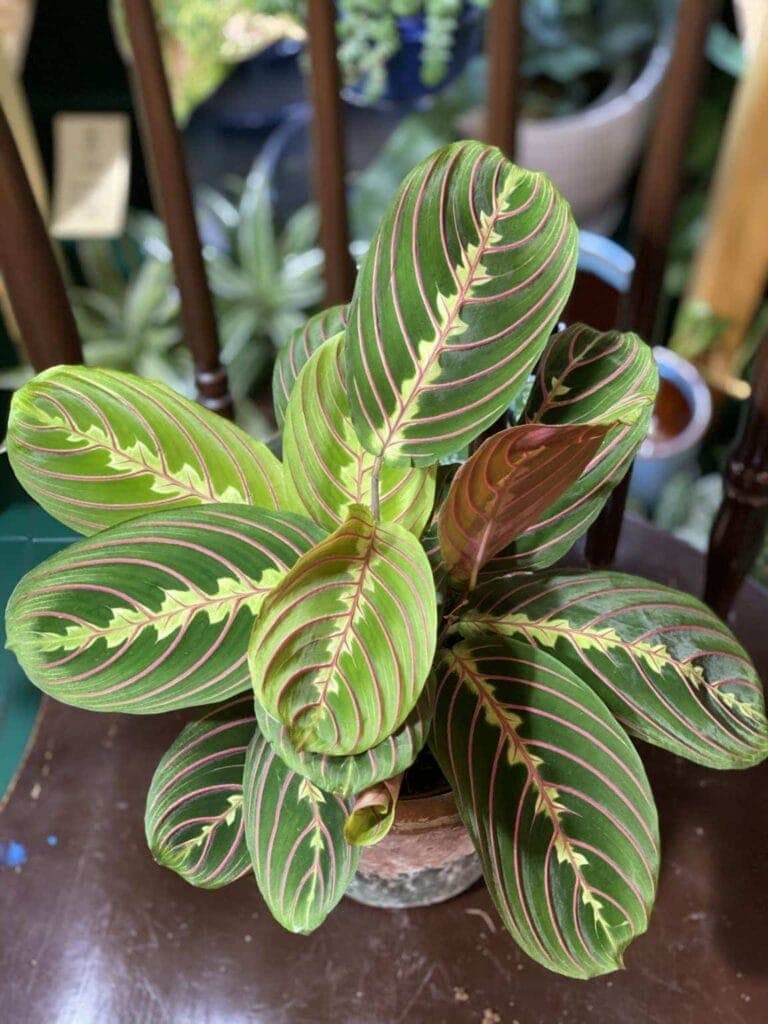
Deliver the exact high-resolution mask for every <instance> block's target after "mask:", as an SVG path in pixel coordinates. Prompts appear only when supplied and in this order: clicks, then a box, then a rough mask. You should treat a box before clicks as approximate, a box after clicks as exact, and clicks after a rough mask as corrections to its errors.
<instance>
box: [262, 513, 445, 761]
mask: <svg viewBox="0 0 768 1024" xmlns="http://www.w3.org/2000/svg"><path fill="white" fill-rule="evenodd" d="M436 627H437V609H436V600H435V589H434V585H433V583H432V572H431V569H430V566H429V562H428V560H427V556H426V555H425V553H424V550H423V548H422V547H421V545H420V544H419V541H418V540H417V539H416V538H415V537H414V536H413V534H411V533H409V532H408V531H407V530H405V529H403V527H402V526H397V525H395V524H394V523H383V522H376V521H375V520H374V519H373V516H372V515H371V513H370V512H369V511H368V509H365V508H363V507H362V506H361V505H353V506H352V508H351V509H350V510H349V516H348V518H347V520H346V521H345V522H344V523H343V524H342V525H341V526H340V527H339V528H338V530H337V531H336V532H335V533H333V534H331V536H330V537H328V538H327V539H326V540H324V541H322V542H321V543H320V544H318V545H317V546H316V547H314V548H313V549H312V550H311V551H310V552H308V553H307V554H306V555H305V556H304V557H302V558H300V559H299V561H298V562H297V563H296V565H295V566H294V568H293V569H292V570H291V572H289V573H288V574H287V575H286V576H285V578H284V579H283V580H282V581H281V582H280V583H279V584H278V586H277V587H276V588H275V589H274V591H273V592H272V593H271V594H270V595H269V597H268V598H267V600H265V602H264V604H263V605H262V608H261V612H260V614H259V617H258V619H257V620H256V625H255V626H254V630H253V635H252V637H251V642H250V647H249V663H250V668H251V677H252V680H253V685H254V689H255V692H256V698H257V700H259V701H260V702H261V703H262V705H263V706H264V708H265V710H266V712H267V713H268V714H270V715H272V717H273V718H278V719H279V720H280V721H281V722H282V723H283V725H285V726H286V727H287V729H288V735H289V738H290V742H291V744H292V745H293V746H294V747H295V748H296V749H297V750H306V751H311V752H313V753H317V754H331V755H334V756H340V755H346V754H359V753H361V752H362V751H364V750H368V748H369V747H375V746H376V745H377V744H379V743H381V742H382V741H383V740H385V739H386V737H387V736H389V734H390V733H392V732H394V731H395V730H397V729H398V728H399V726H400V725H401V724H402V723H403V722H404V721H405V719H406V718H407V717H408V715H409V714H410V712H411V711H412V709H413V707H414V706H415V704H416V701H417V700H418V699H419V696H420V694H421V692H422V689H423V687H424V683H425V681H426V678H427V675H428V673H429V669H430V667H431V664H432V657H433V655H434V651H435V643H436Z"/></svg>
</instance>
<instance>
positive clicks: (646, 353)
mask: <svg viewBox="0 0 768 1024" xmlns="http://www.w3.org/2000/svg"><path fill="white" fill-rule="evenodd" d="M658 383H659V375H658V372H657V370H656V364H655V362H654V359H653V351H652V349H651V348H650V347H649V346H648V345H646V344H645V342H643V341H642V340H641V339H640V338H638V336H637V335H636V334H620V333H619V332H618V331H609V332H607V333H601V332H600V331H594V330H592V328H590V327H584V326H583V325H582V324H576V325H575V326H573V327H570V328H568V329H567V330H565V331H562V332H561V333H559V334H555V335H553V337H552V339H551V340H550V342H549V345H548V346H547V348H546V349H545V351H544V355H543V356H542V359H541V362H540V363H539V366H538V369H537V372H536V378H535V383H534V386H533V389H532V391H531V395H530V397H529V399H528V403H527V405H526V407H525V411H524V413H523V417H522V422H523V423H528V424H541V425H551V426H568V425H571V426H575V425H577V424H578V425H582V426H586V425H598V424H600V425H603V426H605V427H606V428H607V433H606V435H605V438H604V440H603V443H602V445H601V446H600V448H599V450H598V451H597V452H596V453H595V454H594V455H593V457H592V459H591V460H590V462H589V464H588V465H587V466H586V468H585V470H584V472H583V473H582V474H581V476H580V477H579V478H578V480H576V481H575V482H573V483H572V484H571V485H570V487H569V488H568V490H567V491H565V493H564V494H562V495H561V496H560V497H559V498H558V499H557V500H556V501H555V502H554V504H553V505H552V506H551V507H550V508H549V509H547V512H546V514H545V515H543V516H541V517H540V518H539V519H538V520H537V521H536V522H534V523H531V524H530V525H529V526H527V527H526V529H525V530H524V531H523V532H522V533H521V534H520V536H518V537H516V538H515V541H514V543H513V544H512V545H511V546H510V548H509V549H508V550H507V551H505V552H503V553H502V554H501V555H499V557H498V558H496V559H494V560H493V561H492V562H490V563H489V564H488V566H487V567H486V571H485V573H484V575H486V574H487V575H490V576H495V575H499V574H500V573H504V572H518V571H520V570H522V569H536V568H546V567H547V566H548V565H551V564H552V563H553V562H556V561H557V560H558V559H559V558H561V557H562V556H563V555H564V554H565V553H566V552H567V551H568V550H569V549H570V548H571V547H572V546H573V544H574V543H575V541H576V540H578V538H579V537H581V536H582V534H584V533H585V532H586V531H587V529H588V528H589V527H590V526H591V525H592V523H593V522H594V520H595V519H596V518H597V516H598V514H599V512H600V510H601V509H602V507H603V505H604V504H605V502H606V499H607V498H608V496H609V495H610V493H611V491H612V490H613V488H614V487H615V486H616V485H617V484H618V483H619V482H620V481H621V479H622V478H623V477H624V476H625V475H626V473H627V472H628V471H629V468H630V466H631V465H632V460H633V458H634V457H635V454H636V453H637V450H638V449H639V447H640V445H641V444H642V443H643V439H644V438H645V436H646V434H647V432H648V427H649V426H650V422H651V416H652V414H653V406H654V402H655V399H656V392H657V389H658Z"/></svg>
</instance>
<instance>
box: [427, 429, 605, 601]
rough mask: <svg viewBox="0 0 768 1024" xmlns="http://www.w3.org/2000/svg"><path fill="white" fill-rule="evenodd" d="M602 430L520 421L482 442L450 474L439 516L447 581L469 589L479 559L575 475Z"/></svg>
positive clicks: (533, 518)
mask: <svg viewBox="0 0 768 1024" xmlns="http://www.w3.org/2000/svg"><path fill="white" fill-rule="evenodd" d="M607 431H608V427H607V426H605V425H603V424H594V425H593V424H589V425H587V426H577V425H569V426H562V427H549V426H540V425H538V424H526V425H524V426H519V427H510V428H509V429H508V430H503V431H501V432H500V433H498V434H494V435H492V436H491V437H489V438H488V439H487V440H486V441H484V442H483V443H482V444H481V445H480V447H479V448H478V449H477V451H476V452H475V453H474V455H472V456H471V457H470V458H469V459H468V460H467V461H466V462H465V463H464V465H463V466H462V467H461V469H460V470H459V471H458V473H457V474H456V476H455V477H454V478H453V482H452V484H451V489H450V491H449V492H448V497H447V498H446V500H445V502H444V504H443V506H442V508H441V509H440V515H439V518H438V536H439V538H440V550H441V552H442V556H443V560H444V562H445V564H446V565H447V567H448V569H449V571H450V574H451V576H452V577H453V578H454V580H458V581H460V582H468V583H469V586H470V588H471V587H474V585H475V583H476V582H477V577H478V573H479V572H480V570H481V569H482V567H483V566H484V565H485V563H486V562H487V561H489V560H490V559H491V558H493V556H494V555H496V554H498V553H499V551H501V549H502V548H504V547H506V546H507V544H509V543H510V542H511V541H512V540H514V539H515V537H517V536H519V535H520V534H521V533H522V532H523V531H524V530H525V529H527V528H528V527H529V526H531V525H532V524H533V523H536V522H538V521H539V520H540V519H541V517H542V515H544V514H545V513H546V510H547V509H548V508H549V507H550V506H551V505H552V503H553V502H554V501H556V500H557V498H559V497H560V496H561V495H562V494H563V492H564V491H566V490H567V488H568V487H570V485H571V484H572V483H574V481H576V480H578V478H579V476H580V475H581V473H582V472H583V470H584V467H585V466H587V465H588V463H589V461H590V460H591V458H592V456H593V455H594V454H595V452H596V451H597V449H598V448H599V447H600V444H601V443H602V441H603V438H604V437H605V435H606V433H607Z"/></svg>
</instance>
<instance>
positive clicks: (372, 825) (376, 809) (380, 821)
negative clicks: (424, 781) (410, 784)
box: [344, 775, 403, 846]
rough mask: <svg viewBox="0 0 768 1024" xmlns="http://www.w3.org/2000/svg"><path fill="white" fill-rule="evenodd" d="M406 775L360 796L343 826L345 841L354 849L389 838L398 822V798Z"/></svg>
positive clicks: (366, 791) (388, 780)
mask: <svg viewBox="0 0 768 1024" xmlns="http://www.w3.org/2000/svg"><path fill="white" fill-rule="evenodd" d="M402 782H403V776H402V775H397V776H396V777H395V778H394V779H385V780H384V781H383V782H380V783H379V784H378V785H376V786H371V787H370V789H366V790H365V792H363V793H360V794H359V795H358V796H357V798H356V800H355V802H354V804H353V805H352V809H351V811H350V812H349V817H348V818H347V823H346V825H345V826H344V838H345V839H346V840H347V842H348V843H351V844H352V846H375V844H376V843H380V842H381V840H382V839H384V838H386V836H388V835H389V833H390V831H391V829H392V826H393V825H394V823H395V813H396V811H397V798H398V796H399V795H400V786H401V785H402Z"/></svg>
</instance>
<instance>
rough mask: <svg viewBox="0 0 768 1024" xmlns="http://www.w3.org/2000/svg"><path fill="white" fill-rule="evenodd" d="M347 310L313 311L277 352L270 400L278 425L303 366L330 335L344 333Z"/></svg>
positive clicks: (283, 417)
mask: <svg viewBox="0 0 768 1024" xmlns="http://www.w3.org/2000/svg"><path fill="white" fill-rule="evenodd" d="M348 310H349V307H348V306H331V307H330V308H329V309H324V310H323V311H322V313H315V315H314V316H311V317H310V318H309V320H307V322H306V323H305V324H304V326H303V327H300V328H299V329H298V330H297V331H294V332H293V334H292V335H291V336H290V338H289V339H288V341H287V342H286V343H285V345H283V347H282V348H281V349H280V351H279V352H278V353H277V357H276V358H275V367H274V370H273V372H272V402H273V405H274V409H275V419H276V420H277V425H278V427H281V428H282V426H283V421H284V420H285V410H286V409H287V408H288V400H289V399H290V397H291V392H292V391H293V385H294V384H295V383H296V380H297V378H298V376H299V374H300V373H301V370H302V367H303V366H304V365H305V364H306V363H307V362H309V359H310V358H311V356H312V355H313V353H314V352H316V351H317V350H318V349H319V348H320V346H321V345H322V344H323V343H324V342H326V341H328V339H329V338H334V337H336V336H337V335H339V334H341V335H343V334H344V328H345V327H346V326H347V312H348Z"/></svg>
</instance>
